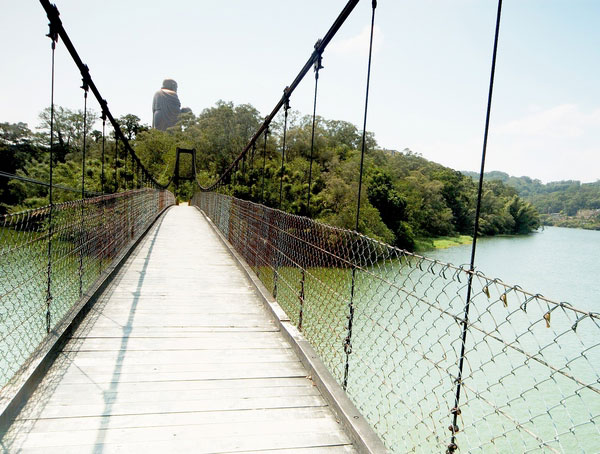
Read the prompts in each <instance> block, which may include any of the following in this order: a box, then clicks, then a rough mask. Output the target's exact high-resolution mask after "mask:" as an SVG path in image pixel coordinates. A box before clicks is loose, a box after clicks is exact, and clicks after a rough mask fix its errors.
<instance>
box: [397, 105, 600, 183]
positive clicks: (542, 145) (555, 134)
mask: <svg viewBox="0 0 600 454" xmlns="http://www.w3.org/2000/svg"><path fill="white" fill-rule="evenodd" d="M599 131H600V109H592V110H590V111H584V110H582V109H581V107H580V106H579V105H576V104H563V105H558V106H554V107H551V108H548V109H544V110H538V111H536V112H533V113H528V114H527V115H524V116H522V117H520V118H517V119H515V120H511V121H508V122H506V123H503V124H499V125H497V126H494V124H493V121H492V125H491V127H490V135H489V140H488V150H487V157H486V171H491V170H501V171H503V172H507V173H509V174H511V175H515V176H522V175H528V176H530V177H532V178H538V179H540V180H542V181H544V182H548V181H557V180H568V179H573V180H580V181H583V182H591V181H596V180H600V134H599ZM482 142H483V132H482V133H481V136H470V137H464V138H463V139H462V140H460V139H459V140H444V139H441V140H440V138H439V137H438V138H437V140H436V141H431V142H428V141H423V142H422V143H418V144H414V145H413V146H414V148H413V146H410V145H409V146H410V148H412V149H413V150H414V151H417V152H421V153H423V156H424V157H425V158H427V159H430V160H433V161H436V162H439V163H441V164H444V165H447V166H449V167H452V168H454V169H457V170H477V171H478V170H479V165H480V159H481V147H482Z"/></svg>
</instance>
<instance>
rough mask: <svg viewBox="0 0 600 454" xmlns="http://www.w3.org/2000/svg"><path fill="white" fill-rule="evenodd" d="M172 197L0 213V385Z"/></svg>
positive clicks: (137, 195)
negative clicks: (0, 214)
mask: <svg viewBox="0 0 600 454" xmlns="http://www.w3.org/2000/svg"><path fill="white" fill-rule="evenodd" d="M173 203H174V197H173V195H172V194H171V193H170V192H167V191H158V190H154V189H138V190H133V191H128V192H124V193H120V194H113V195H104V196H100V197H94V198H90V199H83V200H79V201H75V202H66V203H63V204H60V205H54V206H53V207H52V208H51V207H49V206H48V207H44V208H39V209H35V210H31V211H26V212H23V213H18V214H9V215H3V216H0V386H2V387H3V386H4V385H6V384H7V383H8V382H9V381H10V380H12V379H14V378H16V377H17V376H19V372H20V371H22V370H23V368H24V367H25V366H26V365H27V364H28V360H29V359H30V358H31V356H32V354H33V353H34V352H35V351H36V349H37V348H38V347H39V346H40V345H41V344H42V342H43V341H44V340H45V339H46V336H47V335H48V333H49V332H50V331H51V330H53V329H54V328H55V327H57V326H58V325H59V324H60V322H61V320H62V319H63V318H64V317H65V316H66V315H67V314H68V313H69V311H70V310H71V308H73V306H75V304H76V303H77V302H78V301H79V300H80V299H81V298H82V296H84V295H85V293H86V292H87V291H88V290H89V289H90V288H91V287H92V286H93V284H94V283H95V282H96V281H97V280H98V278H99V277H100V276H101V274H102V272H103V271H104V270H105V269H106V268H107V267H108V266H109V265H110V264H112V263H113V261H114V260H115V259H116V258H117V257H118V256H119V255H120V254H121V253H122V252H123V250H124V249H125V247H126V246H127V245H129V244H130V243H131V241H132V240H134V239H136V238H137V237H138V236H139V235H140V234H141V233H143V231H144V230H145V228H146V227H148V226H149V225H150V223H151V222H152V221H154V219H156V216H157V215H158V214H159V213H160V212H161V211H162V210H163V208H165V207H167V206H169V205H171V204H173Z"/></svg>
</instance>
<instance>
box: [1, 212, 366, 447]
mask: <svg viewBox="0 0 600 454" xmlns="http://www.w3.org/2000/svg"><path fill="white" fill-rule="evenodd" d="M308 374H309V372H307V369H306V368H305V366H304V365H303V364H302V362H301V361H300V360H299V358H298V356H297V354H296V352H295V351H294V349H292V347H291V345H290V343H288V341H287V340H286V339H285V338H284V335H283V334H282V332H281V330H280V327H279V325H278V324H277V323H275V321H274V320H273V319H272V318H271V317H270V315H269V314H268V313H267V312H266V310H265V308H264V306H263V303H262V301H261V298H260V297H259V295H258V294H257V293H256V290H255V289H254V287H253V284H252V283H251V282H250V280H249V279H248V278H247V276H245V275H244V273H242V272H241V270H240V269H239V268H238V266H237V264H236V261H235V259H234V258H233V257H232V256H231V254H230V253H229V251H228V250H227V249H226V248H225V247H224V246H223V244H222V243H221V242H220V241H219V238H218V236H217V234H216V233H215V232H214V231H213V230H212V228H211V227H210V226H209V224H208V222H207V221H206V220H205V219H204V218H203V216H202V215H201V214H200V212H199V211H197V210H196V209H195V208H192V207H187V206H179V207H174V208H172V209H170V210H169V211H168V212H167V213H166V214H165V215H164V216H163V217H162V218H161V219H160V220H159V222H157V223H156V225H155V226H154V227H153V228H152V229H151V230H150V232H149V233H148V235H147V236H146V237H145V238H144V239H143V240H142V242H141V243H140V245H139V246H138V247H137V249H136V250H135V251H134V252H133V254H132V255H131V256H130V257H129V259H128V261H127V263H126V265H125V266H124V267H123V268H122V269H121V270H120V272H119V274H118V275H117V277H116V278H115V279H114V281H113V282H112V283H111V284H110V285H109V286H108V288H107V290H106V291H105V292H104V294H103V295H102V296H101V298H100V299H99V300H98V301H97V302H96V304H95V305H94V307H93V308H92V309H91V311H90V313H89V314H88V315H87V317H86V318H85V319H84V320H83V321H82V323H81V324H80V326H79V327H78V328H77V330H76V331H75V333H74V334H73V336H72V338H71V339H70V341H69V342H68V343H67V344H66V345H65V347H64V348H63V350H62V351H61V353H60V354H59V356H58V358H57V360H56V361H55V362H54V364H53V365H52V366H51V368H50V370H49V371H48V373H47V375H46V376H45V377H44V379H43V380H42V381H41V383H40V385H39V386H38V388H37V389H36V390H35V392H34V393H33V395H32V396H31V398H30V399H29V401H28V403H27V404H26V405H25V407H24V408H23V410H22V411H21V412H20V414H19V415H18V416H17V418H16V419H15V421H14V423H13V424H12V426H11V427H10V428H9V429H8V431H7V432H6V433H4V434H2V438H1V440H0V449H2V452H5V453H13V452H14V453H17V452H19V453H61V454H62V453H77V454H79V453H93V454H101V453H116V452H119V453H121V452H122V453H138V452H139V453H142V452H143V453H144V454H150V453H158V452H160V453H166V452H179V453H181V452H194V453H234V452H235V453H244V452H273V453H276V454H283V453H301V452H306V453H313V452H314V453H320V452H322V453H332V454H333V453H352V452H355V448H354V447H353V445H352V443H351V439H350V437H349V436H348V435H347V433H346V432H345V431H344V429H343V427H342V426H341V425H340V423H339V422H338V421H337V420H336V417H335V416H334V414H333V413H332V411H331V408H330V407H329V405H328V403H327V401H326V400H325V399H324V398H323V396H322V395H321V393H320V391H319V389H317V387H316V386H315V383H314V382H313V381H312V380H310V379H309V378H307V376H308Z"/></svg>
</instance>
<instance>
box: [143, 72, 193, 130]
mask: <svg viewBox="0 0 600 454" xmlns="http://www.w3.org/2000/svg"><path fill="white" fill-rule="evenodd" d="M186 112H191V110H190V109H189V108H187V107H184V108H183V109H182V108H181V103H180V102H179V97H178V96H177V82H175V81H174V80H173V79H165V80H163V83H162V88H161V89H160V90H158V91H157V92H156V93H155V94H154V99H153V100H152V127H153V128H156V129H159V130H161V131H166V130H167V128H170V127H171V126H175V124H176V123H177V120H178V119H179V115H180V114H182V113H186Z"/></svg>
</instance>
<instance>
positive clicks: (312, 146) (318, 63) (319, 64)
mask: <svg viewBox="0 0 600 454" xmlns="http://www.w3.org/2000/svg"><path fill="white" fill-rule="evenodd" d="M319 44H320V40H319V41H317V43H316V44H315V49H317V48H318V47H319ZM322 63H323V56H322V55H321V54H319V58H318V59H317V61H316V62H315V66H314V68H315V96H314V100H313V115H312V130H311V134H310V164H309V167H308V191H307V195H306V215H307V216H308V217H310V190H311V186H312V168H313V153H314V149H315V123H316V116H317V91H318V87H319V70H320V69H323V64H322Z"/></svg>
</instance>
